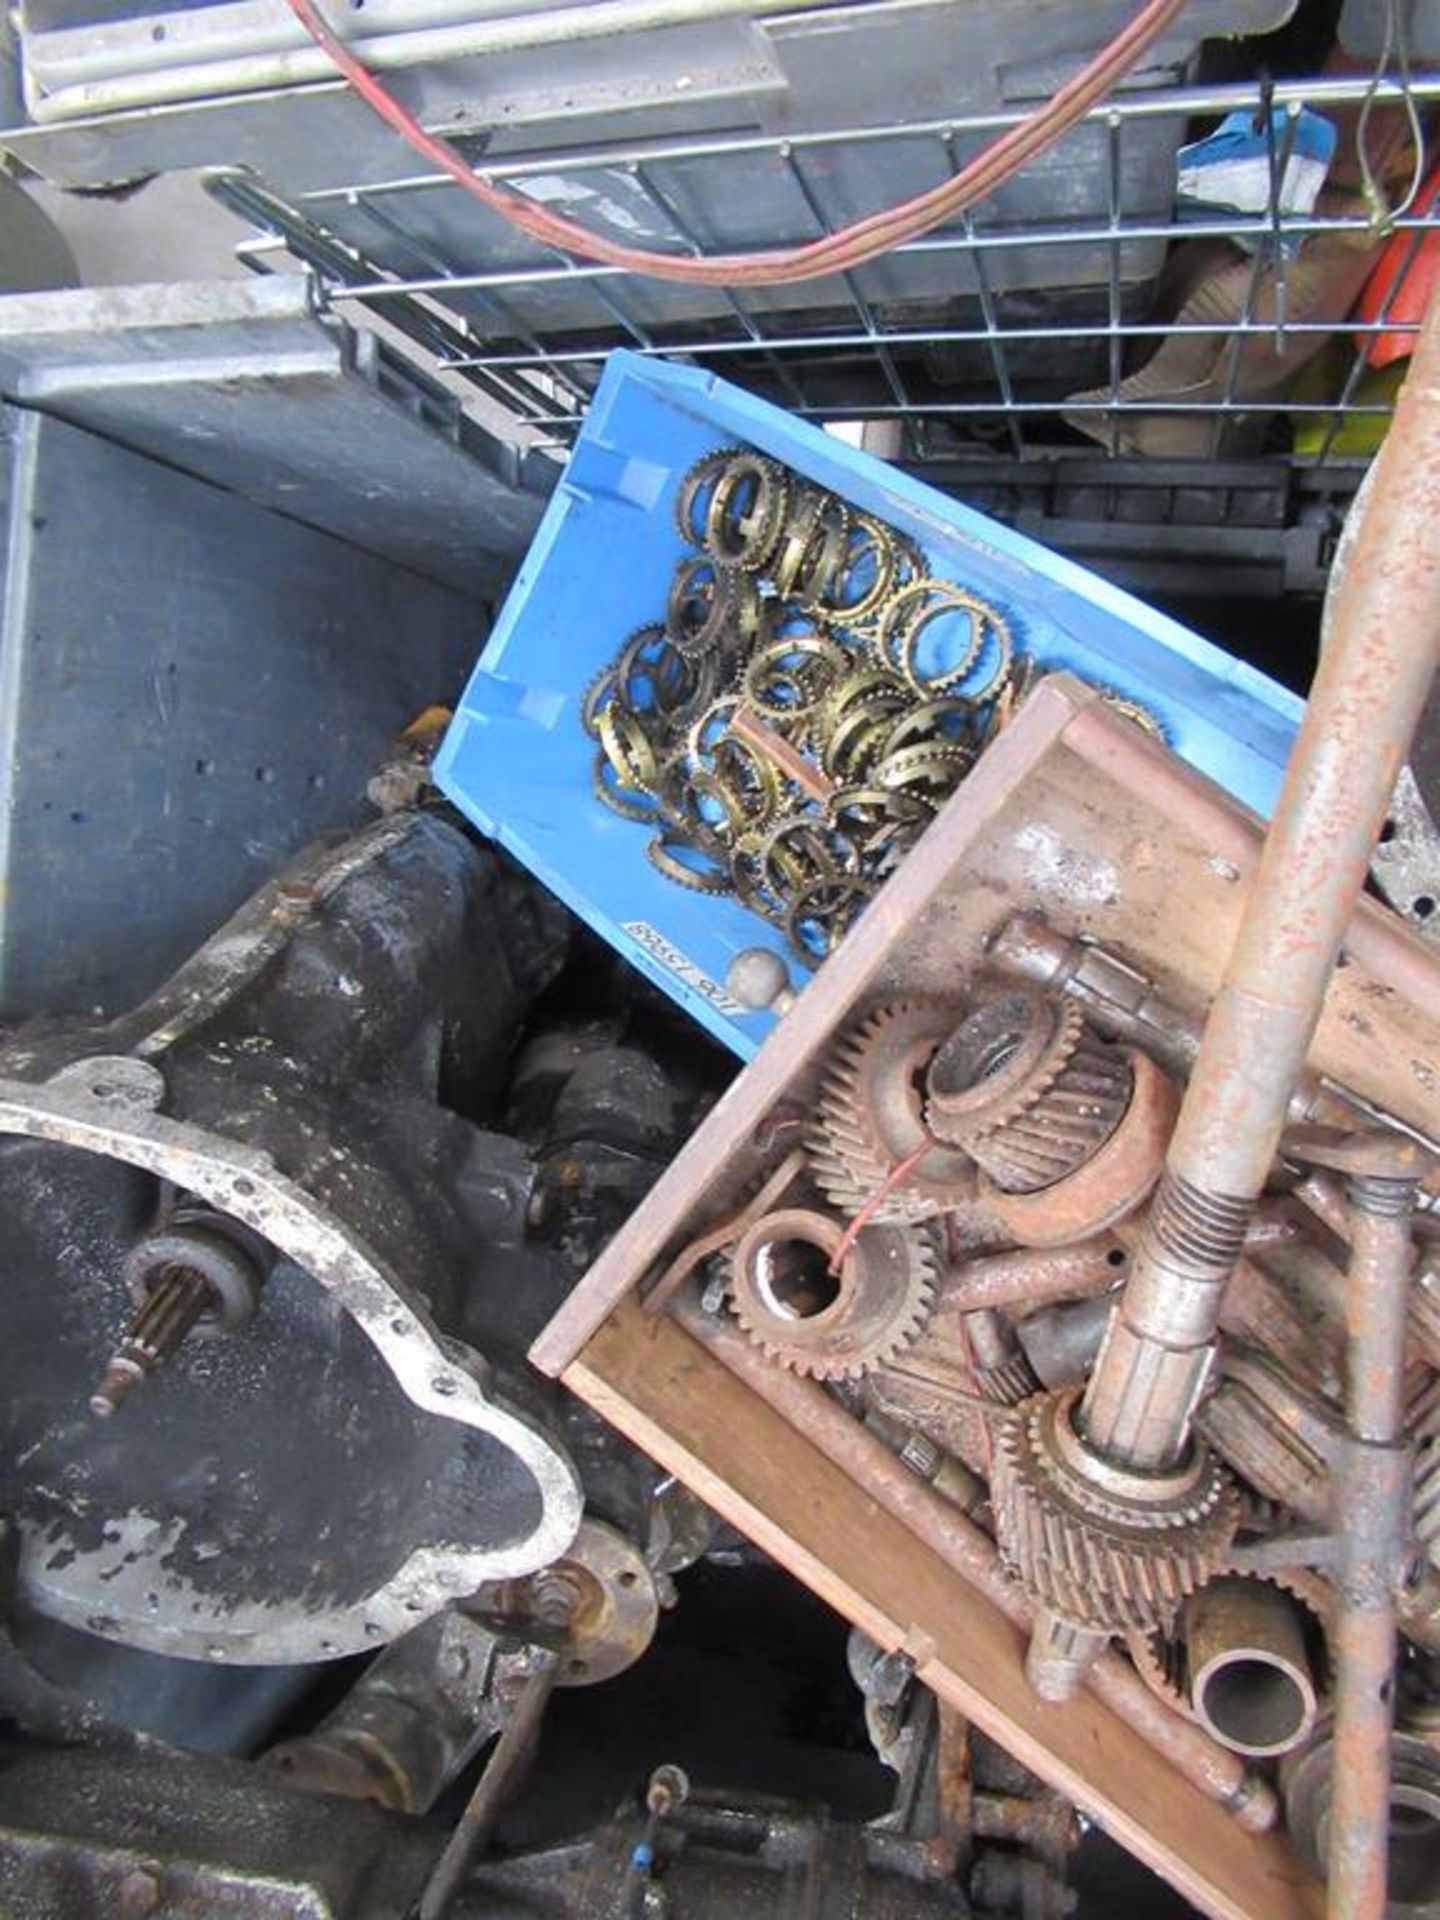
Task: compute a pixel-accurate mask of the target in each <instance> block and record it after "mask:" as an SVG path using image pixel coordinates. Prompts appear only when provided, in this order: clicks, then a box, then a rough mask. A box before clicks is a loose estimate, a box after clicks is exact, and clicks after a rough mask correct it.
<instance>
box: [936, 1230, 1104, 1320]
mask: <svg viewBox="0 0 1440 1920" xmlns="http://www.w3.org/2000/svg"><path fill="white" fill-rule="evenodd" d="M1129 1264H1130V1261H1129V1255H1128V1254H1127V1253H1126V1251H1125V1249H1124V1248H1123V1247H1122V1246H1121V1244H1120V1242H1119V1241H1118V1240H1115V1239H1112V1238H1111V1237H1110V1236H1109V1235H1102V1236H1100V1237H1099V1238H1098V1239H1094V1240H1077V1241H1076V1242H1075V1243H1074V1244H1073V1245H1072V1246H1068V1247H1048V1248H1031V1247H1018V1248H1015V1249H1013V1250H1012V1251H1010V1252H1008V1253H987V1254H980V1255H978V1256H977V1257H976V1258H975V1259H972V1260H966V1261H964V1262H962V1263H961V1264H960V1265H958V1266H955V1267H952V1268H951V1269H950V1270H949V1272H948V1273H947V1274H946V1275H945V1277H944V1279H943V1280H942V1282H941V1286H940V1292H939V1296H938V1301H937V1308H936V1310H937V1312H944V1313H946V1314H949V1313H952V1312H953V1313H971V1312H978V1311H980V1310H981V1309H982V1308H1000V1307H1019V1308H1023V1309H1025V1310H1026V1311H1027V1312H1028V1311H1029V1310H1030V1309H1031V1308H1032V1307H1040V1306H1045V1305H1047V1304H1048V1303H1049V1302H1050V1301H1052V1300H1083V1299H1085V1298H1087V1297H1089V1296H1091V1295H1094V1294H1097V1293H1108V1292H1109V1291H1110V1289H1111V1288H1112V1287H1115V1286H1117V1285H1118V1284H1119V1280H1120V1276H1121V1274H1122V1273H1123V1272H1124V1271H1125V1269H1126V1267H1127V1266H1128V1265H1129Z"/></svg>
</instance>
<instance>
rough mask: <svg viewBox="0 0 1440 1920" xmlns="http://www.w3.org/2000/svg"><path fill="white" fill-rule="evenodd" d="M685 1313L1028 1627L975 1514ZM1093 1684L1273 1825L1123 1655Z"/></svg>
mask: <svg viewBox="0 0 1440 1920" xmlns="http://www.w3.org/2000/svg"><path fill="white" fill-rule="evenodd" d="M671 1312H672V1313H673V1314H674V1316H675V1318H676V1320H678V1321H679V1323H680V1325H681V1326H683V1327H684V1329H685V1331H686V1332H687V1333H688V1334H689V1335H690V1336H691V1338H692V1339H694V1340H696V1341H697V1342H698V1343H699V1344H700V1345H701V1346H703V1347H704V1348H705V1349H706V1351H707V1352H708V1353H710V1354H712V1355H713V1356H714V1358H715V1359H716V1360H718V1361H719V1362H720V1364H721V1365H722V1366H723V1367H726V1368H727V1369H728V1370H729V1371H730V1372H731V1373H733V1374H734V1375H735V1376H736V1377H737V1378H738V1379H741V1380H743V1381H744V1382H745V1384H746V1386H747V1387H749V1388H750V1389H751V1391H752V1392H754V1393H757V1394H758V1395H759V1396H760V1397H761V1399H763V1400H765V1401H766V1402H768V1404H769V1405H770V1406H772V1407H774V1408H775V1410H776V1412H777V1413H779V1414H781V1415H782V1416H783V1418H784V1419H785V1420H787V1421H788V1422H789V1424H790V1425H791V1426H792V1427H793V1428H794V1429H795V1430H796V1432H797V1433H801V1434H803V1435H804V1436H805V1438H806V1439H807V1440H810V1441H812V1442H813V1443H814V1445H816V1446H817V1447H819V1448H820V1449H821V1450H822V1451H823V1452H824V1453H825V1454H826V1456H827V1457H828V1458H829V1459H831V1460H834V1461H836V1462H838V1463H839V1464H840V1465H841V1466H843V1468H844V1469H845V1471H846V1473H848V1474H849V1475H850V1477H851V1478H852V1479H853V1480H854V1481H855V1482H856V1484H857V1485H859V1486H862V1487H864V1489H865V1491H866V1492H867V1493H868V1494H869V1495H870V1497H871V1498H872V1499H873V1500H875V1501H877V1502H878V1503H879V1504H880V1505H881V1506H883V1507H884V1508H885V1509H886V1511H887V1512H890V1513H893V1514H894V1515H895V1516H896V1518H897V1519H899V1520H902V1521H903V1522H904V1524H905V1525H906V1526H907V1527H909V1529H910V1531H911V1532H912V1533H913V1534H914V1535H915V1536H916V1538H917V1539H919V1540H921V1541H922V1542H923V1543H924V1544H925V1545H926V1546H927V1547H928V1548H929V1549H930V1550H931V1552H932V1553H935V1554H938V1555H939V1556H940V1558H941V1559H943V1560H944V1562H945V1564H946V1565H947V1566H948V1567H949V1568H950V1569H951V1571H952V1572H953V1573H955V1574H957V1575H958V1576H959V1577H960V1579H962V1580H964V1581H965V1583H966V1584H967V1586H971V1587H974V1588H975V1589H976V1590H977V1591H978V1592H979V1593H981V1594H982V1595H983V1596H984V1597H985V1599H987V1600H988V1601H989V1602H990V1604H991V1605H992V1606H994V1607H996V1608H998V1609H999V1610H1000V1612H1002V1613H1003V1614H1004V1615H1005V1616H1006V1617H1007V1619H1009V1620H1011V1621H1012V1622H1013V1623H1014V1624H1015V1625H1016V1626H1017V1627H1019V1628H1020V1629H1021V1630H1022V1631H1025V1630H1027V1629H1028V1628H1029V1627H1030V1625H1031V1623H1032V1621H1033V1618H1034V1614H1033V1610H1032V1608H1031V1605H1030V1602H1029V1601H1028V1600H1027V1599H1026V1597H1025V1595H1024V1594H1023V1593H1022V1592H1021V1591H1020V1589H1019V1588H1018V1587H1017V1586H1016V1585H1015V1584H1014V1583H1013V1581H1011V1580H1009V1579H1007V1578H1006V1576H1005V1574H1004V1573H1003V1571H1002V1570H1001V1567H1000V1557H999V1554H998V1552H997V1550H996V1547H995V1543H994V1541H993V1540H992V1539H991V1538H990V1536H989V1535H988V1534H987V1533H985V1532H984V1531H983V1530H982V1529H981V1528H980V1527H978V1526H976V1525H975V1523H974V1521H972V1520H969V1519H967V1518H966V1516H965V1515H964V1513H962V1512H961V1511H960V1509H959V1508H958V1507H956V1506H953V1505H952V1504H951V1503H950V1502H949V1501H947V1500H945V1499H942V1498H941V1496H940V1495H939V1494H937V1493H935V1492H933V1491H932V1489H931V1488H930V1487H928V1486H927V1485H925V1484H924V1482H923V1481H921V1480H919V1479H917V1478H916V1476H915V1475H914V1474H913V1473H912V1472H910V1471H909V1470H908V1469H907V1468H905V1467H904V1466H902V1465H901V1463H900V1461H899V1460H898V1459H897V1457H896V1456H895V1454H894V1453H893V1452H892V1451H891V1450H890V1448H889V1447H887V1446H886V1445H885V1443H884V1441H883V1440H881V1439H879V1438H878V1437H877V1435H876V1434H874V1433H871V1432H869V1431H868V1430H867V1429H866V1428H865V1427H863V1426H862V1425H861V1424H860V1422H859V1421H857V1420H853V1419H851V1417H850V1416H849V1414H847V1413H846V1412H845V1411H844V1409H843V1408H841V1407H839V1406H837V1405H836V1404H835V1402H834V1401H833V1400H831V1399H830V1398H829V1396H828V1395H827V1394H826V1393H825V1392H824V1391H823V1390H822V1389H821V1388H820V1387H818V1386H816V1385H814V1384H813V1382H811V1381H809V1380H802V1379H798V1378H797V1377H796V1376H795V1375H794V1374H790V1373H786V1372H785V1371H784V1370H783V1369H782V1368H779V1367H777V1366H775V1365H774V1364H773V1363H772V1362H770V1361H769V1360H767V1359H766V1357H765V1355H764V1354H763V1353H762V1352H761V1351H760V1349H759V1348H758V1347H756V1346H755V1345H753V1344H752V1342H751V1341H749V1340H747V1339H746V1337H745V1336H744V1334H743V1333H741V1332H740V1330H739V1329H738V1328H737V1327H735V1326H732V1325H731V1324H730V1323H729V1322H728V1321H722V1320H717V1319H715V1318H714V1317H713V1316H712V1315H710V1314H707V1313H704V1312H702V1311H701V1310H700V1308H699V1307H698V1306H696V1305H693V1304H692V1303H690V1302H687V1301H683V1300H681V1301H677V1302H675V1303H674V1305H673V1306H672V1307H671ZM1086 1684H1087V1685H1088V1686H1089V1688H1090V1690H1091V1692H1092V1693H1094V1694H1095V1696H1096V1698H1097V1699H1100V1700H1103V1701H1104V1703H1105V1705H1106V1706H1107V1707H1109V1709H1110V1711H1111V1712H1112V1713H1114V1714H1115V1715H1116V1716H1117V1718H1119V1719H1121V1720H1123V1721H1124V1722H1125V1724H1126V1725H1127V1726H1128V1727H1129V1728H1130V1730H1131V1731H1132V1732H1133V1733H1135V1734H1137V1735H1139V1737H1140V1738H1141V1739H1142V1740H1144V1741H1146V1742H1147V1743H1148V1744H1149V1745H1150V1746H1152V1747H1153V1748H1154V1749H1155V1751H1156V1752H1157V1753H1159V1754H1161V1755H1162V1756H1163V1757H1164V1758H1165V1759H1166V1760H1168V1761H1169V1763H1170V1764H1171V1766H1173V1767H1174V1768H1175V1769H1176V1771H1177V1772H1178V1773H1181V1774H1183V1775H1184V1777H1185V1778H1186V1779H1187V1780H1189V1781H1190V1782H1191V1784H1192V1785H1193V1786H1195V1787H1198V1788H1199V1790H1200V1791H1201V1792H1202V1793H1204V1794H1207V1795H1208V1796H1209V1797H1210V1798H1211V1799H1212V1800H1217V1801H1219V1802H1220V1804H1221V1805H1222V1806H1225V1807H1228V1808H1229V1809H1230V1810H1231V1811H1232V1812H1233V1813H1234V1815H1235V1818H1236V1819H1237V1820H1238V1821H1239V1822H1240V1823H1241V1825H1242V1826H1245V1827H1248V1828H1250V1829H1251V1831H1252V1832H1256V1833H1261V1832H1264V1831H1266V1830H1267V1829H1268V1828H1270V1827H1273V1826H1274V1824H1275V1821H1276V1818H1277V1813H1278V1807H1277V1802H1276V1799H1275V1795H1274V1793H1273V1792H1272V1791H1271V1789H1270V1787H1269V1786H1268V1785H1267V1784H1266V1782H1265V1781H1263V1780H1260V1779H1258V1778H1257V1777H1256V1776H1255V1775H1254V1774H1252V1773H1251V1772H1250V1771H1249V1770H1248V1769H1247V1768H1246V1766H1245V1764H1244V1762H1243V1761H1242V1760H1241V1759H1240V1758H1239V1757H1238V1756H1237V1755H1235V1754H1233V1753H1227V1752H1226V1751H1225V1749H1224V1748H1223V1747H1220V1746H1218V1745H1217V1744H1216V1742H1215V1741H1213V1740H1212V1739H1211V1738H1210V1736H1209V1735H1208V1734H1207V1733H1205V1732H1204V1730H1203V1729H1202V1728H1200V1727H1197V1726H1194V1725H1192V1724H1191V1723H1190V1722H1189V1721H1186V1720H1182V1719H1180V1718H1179V1716H1178V1715H1176V1714H1174V1713H1172V1712H1171V1711H1170V1709H1169V1708H1168V1707H1166V1706H1165V1705H1164V1704H1163V1703H1162V1702H1161V1701H1160V1700H1158V1699H1157V1698H1156V1697H1155V1695H1154V1694H1153V1693H1151V1692H1150V1690H1149V1688H1148V1687H1147V1686H1146V1685H1145V1683H1144V1681H1143V1680H1142V1679H1141V1678H1140V1676H1139V1675H1138V1674H1137V1673H1136V1672H1135V1670H1134V1668H1133V1667H1131V1666H1128V1665H1127V1664H1126V1663H1125V1662H1124V1661H1123V1660H1121V1659H1120V1658H1119V1657H1118V1656H1117V1655H1116V1654H1113V1653H1104V1654H1101V1656H1100V1657H1099V1659H1097V1660H1096V1661H1095V1662H1094V1663H1093V1665H1092V1666H1091V1668H1090V1670H1089V1673H1088V1674H1087V1676H1086Z"/></svg>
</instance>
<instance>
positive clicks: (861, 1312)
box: [731, 1207, 936, 1380]
mask: <svg viewBox="0 0 1440 1920" xmlns="http://www.w3.org/2000/svg"><path fill="white" fill-rule="evenodd" d="M843 1238H844V1228H843V1227H842V1226H841V1224H840V1222H839V1221H837V1220H835V1219H834V1218H832V1216H831V1215H829V1214H825V1213H817V1212H815V1211H814V1210H813V1209H811V1208H808V1207H786V1208H782V1209H781V1210H780V1211H778V1212H776V1213H768V1214H764V1215H762V1217H761V1218H760V1219H758V1220H756V1221H754V1222H753V1223H752V1224H751V1225H750V1226H749V1227H747V1229H746V1230H745V1232H744V1233H743V1234H742V1235H741V1236H740V1238H739V1240H738V1241H737V1242H736V1243H735V1251H734V1254H733V1256H732V1275H731V1301H732V1305H733V1307H734V1311H735V1318H736V1319H737V1320H738V1321H739V1322H740V1325H741V1326H742V1327H743V1328H744V1330H745V1332H746V1333H747V1334H748V1335H749V1336H750V1338H751V1339H752V1340H753V1341H754V1342H755V1343H756V1345H757V1346H759V1347H760V1348H762V1349H763V1350H764V1351H765V1352H766V1353H767V1354H769V1356H770V1357H771V1359H772V1360H777V1361H778V1362H779V1363H780V1365H781V1366H783V1367H788V1368H789V1369H790V1370H791V1372H793V1373H799V1374H805V1375H808V1376H809V1377H810V1378H811V1379H813V1380H853V1379H856V1378H857V1377H858V1376H859V1375H861V1374H863V1373H868V1372H869V1371H870V1369H871V1368H872V1367H877V1366H880V1365H882V1364H883V1363H884V1362H885V1361H886V1360H890V1359H893V1357H894V1356H895V1355H896V1354H897V1353H899V1352H900V1350H901V1349H902V1348H903V1347H906V1346H908V1345H909V1343H910V1342H911V1341H912V1340H913V1339H914V1338H915V1336H916V1334H917V1333H918V1332H919V1331H920V1329H921V1327H922V1326H923V1325H924V1324H925V1321H926V1319H927V1318H928V1316H929V1313H930V1308H931V1304H932V1302H933V1300H934V1295H935V1266H936V1262H935V1249H934V1247H933V1246H932V1245H931V1243H930V1239H929V1236H928V1234H927V1233H926V1231H925V1230H924V1229H923V1228H910V1227H901V1226H880V1227H865V1228H864V1229H862V1231H861V1232H860V1233H858V1234H857V1235H856V1236H855V1239H854V1241H853V1242H852V1244H851V1245H850V1246H849V1248H848V1249H847V1250H846V1251H845V1253H844V1255H843V1257H842V1258H841V1260H840V1265H839V1271H838V1273H834V1274H832V1273H831V1271H830V1268H831V1265H832V1263H833V1261H834V1259H835V1256H836V1254H837V1253H839V1251H840V1247H841V1243H842V1240H843Z"/></svg>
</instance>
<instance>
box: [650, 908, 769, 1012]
mask: <svg viewBox="0 0 1440 1920" xmlns="http://www.w3.org/2000/svg"><path fill="white" fill-rule="evenodd" d="M620 924H621V928H622V930H623V931H624V932H625V933H628V934H629V936H630V938H631V939H632V940H633V941H635V943H636V944H637V946H642V947H643V948H644V949H645V951H646V952H647V953H650V954H653V955H654V956H655V958H656V959H657V960H658V961H659V962H660V964H661V965H662V966H665V967H668V968H669V969H670V971H671V973H673V974H674V975H675V976H676V977H677V978H678V979H680V980H683V981H684V982H685V984H686V986H687V987H689V988H690V990H691V992H692V993H698V994H700V995H701V996H702V998H704V999H706V1000H708V1001H709V1002H710V1004H711V1006H712V1007H714V1008H715V1009H716V1011H717V1012H718V1013H726V1014H731V1015H734V1014H737V1013H748V1012H749V1011H750V1009H749V1008H748V1007H742V1006H741V1004H740V1002H739V1001H738V1000H732V999H731V997H730V995H729V994H728V993H726V991H725V989H724V988H723V987H721V986H717V985H716V983H715V982H714V981H713V980H712V979H711V978H710V976H709V974H708V973H705V972H703V971H702V970H701V969H700V968H699V967H697V966H696V964H695V962H694V961H693V960H692V959H690V957H689V956H688V954H683V953H682V952H681V951H680V949H679V948H678V947H677V946H675V945H673V944H672V942H671V941H669V940H667V939H666V938H665V936H664V934H663V933H660V932H658V931H657V930H656V929H655V928H654V927H652V926H651V924H650V922H649V921H648V920H622V921H621V923H620Z"/></svg>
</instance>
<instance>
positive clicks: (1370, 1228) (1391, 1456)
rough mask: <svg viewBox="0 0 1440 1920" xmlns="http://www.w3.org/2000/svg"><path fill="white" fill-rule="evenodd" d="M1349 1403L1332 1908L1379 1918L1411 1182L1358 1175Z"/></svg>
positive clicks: (1368, 1919)
mask: <svg viewBox="0 0 1440 1920" xmlns="http://www.w3.org/2000/svg"><path fill="white" fill-rule="evenodd" d="M1347 1191H1348V1196H1349V1200H1350V1209H1351V1213H1350V1218H1351V1232H1350V1239H1351V1249H1350V1266H1349V1276H1348V1277H1349V1293H1348V1300H1347V1333H1348V1336H1349V1337H1348V1343H1347V1351H1346V1382H1345V1403H1346V1414H1347V1418H1348V1423H1349V1429H1350V1431H1349V1436H1348V1444H1347V1446H1346V1448H1345V1451H1344V1453H1343V1455H1342V1457H1341V1462H1340V1471H1339V1472H1338V1474H1337V1475H1336V1482H1335V1492H1336V1501H1335V1514H1334V1524H1335V1531H1336V1533H1337V1535H1338V1537H1339V1540H1340V1559H1339V1563H1338V1565H1337V1568H1336V1584H1337V1586H1338V1587H1339V1590H1340V1610H1339V1613H1338V1616H1337V1618H1336V1622H1335V1629H1334V1634H1333V1637H1332V1647H1333V1651H1334V1655H1335V1749H1334V1753H1335V1758H1334V1773H1333V1779H1332V1784H1331V1798H1330V1842H1329V1849H1328V1854H1329V1879H1328V1886H1327V1902H1328V1908H1327V1910H1328V1912H1329V1914H1330V1915H1331V1917H1332V1920H1384V1915H1385V1909H1386V1899H1387V1879H1388V1858H1387V1849H1386V1846H1385V1844H1384V1840H1383V1836H1384V1835H1385V1834H1386V1833H1387V1832H1388V1830H1389V1824H1390V1738H1391V1734H1392V1732H1393V1730H1394V1718H1395V1700H1394V1686H1395V1659H1396V1653H1397V1650H1398V1649H1397V1632H1396V1629H1397V1594H1398V1591H1399V1587H1400V1583H1401V1581H1402V1579H1403V1577H1404V1573H1405V1548H1406V1542H1407V1538H1408V1534H1409V1524H1408V1522H1409V1512H1410V1505H1411V1489H1410V1475H1409V1469H1410V1458H1409V1452H1408V1449H1407V1447H1406V1445H1405V1442H1404V1422H1405V1331H1406V1319H1407V1295H1408V1291H1409V1275H1410V1264H1411V1260H1412V1257H1413V1250H1412V1247H1411V1241H1410V1219H1411V1214H1412V1212H1413V1210H1414V1205H1415V1191H1416V1188H1415V1182H1414V1181H1413V1180H1404V1179H1384V1178H1378V1177H1376V1176H1374V1175H1358V1176H1354V1177H1352V1178H1351V1179H1350V1181H1349V1182H1348V1188H1347Z"/></svg>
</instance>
